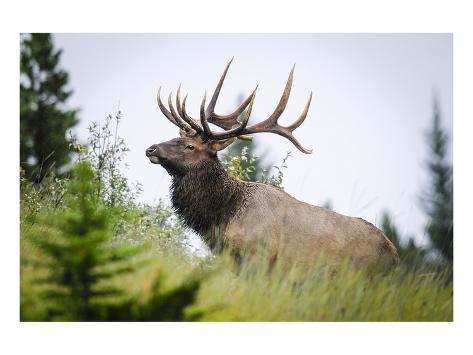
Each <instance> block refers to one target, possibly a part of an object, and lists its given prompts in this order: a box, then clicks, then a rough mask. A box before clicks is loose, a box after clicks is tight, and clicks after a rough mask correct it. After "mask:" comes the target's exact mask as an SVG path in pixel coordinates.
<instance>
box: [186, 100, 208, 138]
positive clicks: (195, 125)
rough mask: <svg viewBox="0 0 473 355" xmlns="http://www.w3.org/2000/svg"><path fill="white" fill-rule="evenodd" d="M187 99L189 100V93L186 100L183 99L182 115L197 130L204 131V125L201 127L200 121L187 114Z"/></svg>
mask: <svg viewBox="0 0 473 355" xmlns="http://www.w3.org/2000/svg"><path fill="white" fill-rule="evenodd" d="M186 101H187V95H186V96H185V97H184V101H182V107H181V116H182V118H183V119H184V121H186V122H187V123H188V124H189V125H190V126H191V127H192V128H193V129H194V130H195V131H196V132H200V133H202V132H203V130H202V127H200V125H199V123H198V122H197V121H196V120H194V119H193V118H192V117H190V116H189V115H188V114H187V112H186Z"/></svg>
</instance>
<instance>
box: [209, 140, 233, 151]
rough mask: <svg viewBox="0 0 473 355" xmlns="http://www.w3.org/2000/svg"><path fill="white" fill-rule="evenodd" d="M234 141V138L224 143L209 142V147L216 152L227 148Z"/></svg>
mask: <svg viewBox="0 0 473 355" xmlns="http://www.w3.org/2000/svg"><path fill="white" fill-rule="evenodd" d="M235 141H236V137H233V138H230V139H227V140H224V141H211V142H210V143H209V147H210V149H212V150H215V151H216V152H218V151H220V150H223V149H225V148H226V147H228V146H229V145H230V144H232V143H233V142H235Z"/></svg>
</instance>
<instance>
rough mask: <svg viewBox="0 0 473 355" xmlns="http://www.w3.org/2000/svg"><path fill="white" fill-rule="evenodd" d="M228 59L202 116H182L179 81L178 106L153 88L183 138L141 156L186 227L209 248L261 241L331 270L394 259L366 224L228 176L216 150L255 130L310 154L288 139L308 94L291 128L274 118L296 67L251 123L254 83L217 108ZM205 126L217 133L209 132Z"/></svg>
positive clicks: (253, 246) (244, 247)
mask: <svg viewBox="0 0 473 355" xmlns="http://www.w3.org/2000/svg"><path fill="white" fill-rule="evenodd" d="M232 60H233V58H232ZM232 60H231V61H230V62H229V63H228V64H227V66H226V68H225V70H224V72H223V74H222V76H221V78H220V80H219V82H218V84H217V87H216V89H215V91H214V93H213V95H212V98H211V99H210V102H209V104H208V106H207V108H205V102H206V97H205V95H204V98H203V100H202V104H201V105H200V120H197V119H194V118H192V117H191V116H189V114H188V113H187V111H186V102H187V95H186V96H185V97H184V100H183V101H182V102H181V98H180V86H179V89H178V90H177V93H176V109H175V108H174V106H173V103H172V94H170V95H169V99H168V106H169V109H168V108H166V107H165V106H164V104H163V103H162V101H161V95H160V92H161V88H159V91H158V95H157V101H158V106H159V108H160V110H161V112H162V113H163V114H164V116H166V118H167V119H168V120H169V121H170V122H171V123H173V124H174V125H176V126H177V127H179V129H180V138H175V139H172V140H170V141H167V142H164V143H160V144H154V145H152V146H151V147H149V148H148V149H146V156H147V157H148V158H149V160H150V161H151V162H152V163H154V164H161V166H162V167H163V168H164V169H166V170H167V172H168V173H169V174H170V175H171V177H172V185H171V189H170V191H171V200H172V205H173V207H174V209H175V210H176V212H177V214H178V215H179V216H180V217H181V218H182V219H183V220H184V222H185V224H186V225H187V226H188V227H190V228H191V229H193V230H194V231H195V232H197V233H198V234H200V235H201V236H202V238H203V239H204V241H205V243H206V244H207V245H208V246H209V248H210V250H212V251H213V252H218V251H221V250H227V251H229V252H230V254H231V255H233V256H235V257H236V258H239V257H241V256H242V254H244V253H247V252H248V253H250V255H251V253H254V252H255V251H256V250H257V248H259V247H261V246H263V248H264V249H265V252H266V253H267V255H268V256H269V258H270V260H272V261H274V260H276V259H280V258H281V259H282V258H284V260H289V261H291V262H303V263H305V262H308V263H312V262H315V260H316V259H317V258H318V257H320V256H321V255H323V256H324V257H325V258H326V259H324V260H326V262H327V263H328V265H330V266H335V267H336V266H337V265H339V264H340V263H341V262H342V261H343V260H344V259H348V260H350V261H351V262H353V263H354V264H356V265H364V266H367V267H369V268H372V267H378V266H382V267H385V266H390V265H394V264H396V263H397V261H398V255H397V251H396V248H395V247H394V245H393V244H392V243H391V241H390V240H389V239H388V238H387V237H386V236H385V235H384V234H383V233H382V232H381V231H380V230H379V229H378V228H376V227H375V226H373V225H372V224H371V223H368V222H366V221H365V220H363V219H361V218H354V217H348V216H344V215H341V214H338V213H335V212H332V211H330V210H328V209H325V208H321V207H317V206H312V205H310V204H307V203H304V202H301V201H298V200H297V199H295V198H294V197H292V196H291V195H289V194H287V193H286V192H284V191H282V190H280V189H278V188H276V187H273V186H269V185H265V184H261V183H256V182H245V181H241V180H239V179H237V178H235V177H233V176H231V175H229V174H227V172H226V171H225V170H224V168H223V166H222V164H221V163H220V161H219V160H218V157H217V152H218V151H221V150H222V149H224V148H225V147H227V146H229V145H230V144H232V143H233V142H235V140H236V139H244V140H251V138H252V136H251V135H252V134H257V133H262V132H268V133H275V134H278V135H280V136H282V137H284V138H287V139H289V140H290V141H291V142H292V143H293V144H294V145H295V146H296V147H297V149H299V150H300V151H301V152H303V153H306V154H310V153H311V152H312V151H311V150H309V149H306V148H304V147H303V146H302V145H301V144H300V143H299V141H298V140H297V139H296V138H295V137H294V136H293V131H294V130H295V129H296V128H298V127H299V126H300V125H301V124H302V123H303V122H304V120H305V118H306V116H307V112H308V110H309V106H310V102H311V99H312V93H311V94H310V96H309V99H308V101H307V104H306V105H305V108H304V110H303V112H302V114H301V115H300V116H299V117H298V118H297V119H296V120H295V122H294V123H292V124H291V125H289V126H281V125H280V124H279V123H278V119H279V117H280V116H281V114H282V113H283V111H284V109H285V107H286V104H287V102H288V99H289V95H290V92H291V86H292V80H293V75H294V67H293V68H292V70H291V72H290V74H289V78H288V80H287V83H286V87H285V88H284V92H283V94H282V97H281V99H280V100H279V103H278V105H277V107H276V109H275V110H274V112H273V113H272V114H271V115H270V116H269V117H268V118H266V119H265V120H263V121H261V122H259V123H257V124H254V125H252V126H248V120H249V117H250V114H251V110H252V107H253V102H254V99H255V94H256V89H257V87H256V88H255V90H254V91H253V92H252V94H251V95H250V96H248V98H246V99H245V100H244V101H243V102H242V103H241V105H240V106H239V107H238V108H237V109H236V110H235V112H233V113H231V114H229V115H219V114H217V113H215V110H214V109H215V105H216V103H217V99H218V96H219V94H220V90H221V88H222V85H223V82H224V80H225V76H226V74H227V71H228V68H229V66H230V64H231V62H232ZM239 118H240V119H239ZM209 124H213V125H215V126H217V127H220V128H221V129H222V130H219V131H214V130H211V128H210V126H209Z"/></svg>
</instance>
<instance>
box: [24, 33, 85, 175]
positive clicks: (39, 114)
mask: <svg viewBox="0 0 473 355" xmlns="http://www.w3.org/2000/svg"><path fill="white" fill-rule="evenodd" d="M61 54H62V51H61V50H56V49H55V48H54V45H53V41H52V38H51V35H50V34H48V33H33V34H23V35H22V36H21V58H20V73H21V76H20V164H21V167H22V169H23V170H24V171H25V173H26V176H27V177H28V178H30V179H32V180H36V181H41V180H42V178H43V177H44V176H45V174H46V172H47V171H48V170H51V169H52V170H54V171H55V172H56V173H61V172H63V171H64V170H65V169H66V168H67V163H68V162H69V160H70V152H69V149H68V146H69V143H70V142H69V141H68V139H67V137H66V132H67V131H68V130H69V129H70V128H71V127H73V126H74V125H75V124H76V123H77V110H75V109H72V110H71V109H68V108H66V106H65V104H66V102H67V100H68V98H69V97H70V96H71V94H72V91H71V90H69V89H67V84H68V81H69V76H68V73H67V72H66V71H64V70H63V69H61V68H60V67H59V62H60V59H61Z"/></svg>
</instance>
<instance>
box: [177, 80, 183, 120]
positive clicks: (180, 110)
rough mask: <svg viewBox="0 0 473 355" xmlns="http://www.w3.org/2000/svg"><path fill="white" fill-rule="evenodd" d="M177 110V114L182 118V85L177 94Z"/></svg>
mask: <svg viewBox="0 0 473 355" xmlns="http://www.w3.org/2000/svg"><path fill="white" fill-rule="evenodd" d="M176 108H177V113H178V114H179V115H180V116H181V117H182V109H181V84H179V87H178V88H177V92H176Z"/></svg>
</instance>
